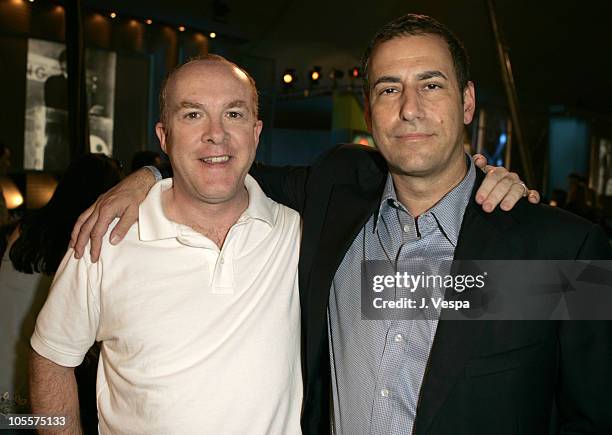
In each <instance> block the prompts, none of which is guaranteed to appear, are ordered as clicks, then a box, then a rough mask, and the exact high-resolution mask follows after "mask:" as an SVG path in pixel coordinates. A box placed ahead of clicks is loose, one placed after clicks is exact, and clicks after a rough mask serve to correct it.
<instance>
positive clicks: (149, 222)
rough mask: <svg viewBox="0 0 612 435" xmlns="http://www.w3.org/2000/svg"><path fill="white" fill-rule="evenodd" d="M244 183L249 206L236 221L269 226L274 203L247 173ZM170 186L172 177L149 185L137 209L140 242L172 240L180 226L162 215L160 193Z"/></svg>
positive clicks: (271, 220)
mask: <svg viewBox="0 0 612 435" xmlns="http://www.w3.org/2000/svg"><path fill="white" fill-rule="evenodd" d="M244 185H245V187H246V189H247V192H248V195H249V205H248V207H247V209H246V210H245V211H244V212H243V213H242V215H241V216H240V218H239V219H238V221H237V223H241V222H246V221H248V220H249V219H257V220H260V221H263V222H265V223H266V224H268V225H269V226H270V227H273V226H274V222H275V213H274V211H275V207H274V205H275V203H274V202H273V201H272V200H271V199H269V198H268V197H267V196H266V195H265V193H264V192H263V190H261V187H259V184H257V181H255V179H254V178H253V177H251V176H250V175H248V174H247V176H246V178H245V180H244ZM171 188H172V178H165V179H163V180H161V181H158V182H157V183H155V184H154V185H153V187H152V188H151V190H150V191H149V194H148V195H147V197H146V198H145V200H144V201H143V202H142V203H141V204H140V207H139V208H138V235H139V238H140V240H142V241H154V240H163V239H172V238H176V237H177V236H178V227H179V226H181V225H179V224H177V223H176V222H173V221H171V220H170V219H168V218H167V217H166V214H165V213H164V209H163V202H162V195H163V193H164V192H165V191H166V190H168V189H171Z"/></svg>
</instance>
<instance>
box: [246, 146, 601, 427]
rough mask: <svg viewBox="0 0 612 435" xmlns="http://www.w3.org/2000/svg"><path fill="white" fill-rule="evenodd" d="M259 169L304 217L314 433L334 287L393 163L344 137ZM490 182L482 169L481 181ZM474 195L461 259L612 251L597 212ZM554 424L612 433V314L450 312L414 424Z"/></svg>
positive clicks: (307, 419)
mask: <svg viewBox="0 0 612 435" xmlns="http://www.w3.org/2000/svg"><path fill="white" fill-rule="evenodd" d="M478 172H479V171H478ZM252 174H253V175H254V176H255V177H256V178H257V180H258V181H259V183H260V185H261V186H262V188H263V189H264V190H265V191H266V192H267V193H268V195H270V196H271V197H272V198H273V199H275V200H276V201H279V202H281V203H284V204H286V205H287V206H289V207H292V208H294V209H296V210H298V211H299V212H300V213H301V215H302V218H303V231H302V244H301V255H300V263H299V284H300V295H301V296H300V297H301V308H302V332H303V346H302V352H303V375H304V387H305V388H304V411H303V419H302V428H303V431H304V433H306V434H322V433H328V432H329V427H330V415H331V414H330V412H331V411H330V369H329V354H328V334H327V326H326V313H327V304H328V299H329V289H330V286H331V282H332V279H333V277H334V274H335V273H336V270H337V268H338V266H339V265H340V262H341V261H342V259H343V257H344V255H345V253H346V252H347V250H348V248H349V247H350V245H351V243H352V241H353V240H354V238H355V237H356V235H357V234H358V233H359V231H360V229H361V227H362V226H363V225H364V224H365V222H366V221H367V220H368V219H369V217H370V216H371V214H372V213H375V212H376V210H377V207H378V205H379V202H380V197H381V193H382V190H383V187H384V183H385V180H386V176H387V166H386V164H385V162H384V160H383V159H382V157H381V156H380V154H379V153H378V152H376V151H375V150H373V149H371V148H365V147H361V146H356V145H343V146H340V147H338V148H336V149H334V150H332V151H331V152H330V153H328V154H327V155H325V156H324V157H322V158H321V159H319V160H318V161H317V162H316V163H315V164H314V165H313V166H311V167H308V168H267V167H263V166H259V165H255V166H254V168H253V170H252ZM481 181H482V175H480V174H479V175H478V179H477V182H476V186H478V185H479V184H480V182H481ZM474 190H476V189H474ZM473 196H474V195H472V199H471V201H470V203H469V205H468V207H467V209H466V211H465V215H464V219H463V223H462V227H461V232H460V235H459V240H458V245H457V248H456V250H455V258H456V259H481V260H486V259H609V258H611V253H610V246H609V243H608V241H607V239H606V238H605V236H604V235H603V232H602V231H601V230H600V229H599V228H598V227H597V226H595V225H592V224H590V223H588V222H587V221H584V220H582V219H580V218H578V217H575V216H573V215H571V214H569V213H564V212H562V211H560V210H556V209H552V208H550V207H547V206H543V205H538V206H534V205H531V204H528V203H527V202H526V201H521V202H519V203H518V204H517V205H516V206H515V208H514V209H513V210H512V211H511V212H502V211H499V210H496V211H495V212H493V213H491V214H487V213H485V212H483V211H482V209H481V208H480V206H478V205H477V204H476V203H475V201H474V198H473ZM549 430H551V432H559V433H612V330H611V323H610V322H585V321H582V322H568V321H566V322H553V321H549V322H546V321H523V322H513V321H495V322H494V321H444V320H440V322H439V324H438V328H437V332H436V337H435V340H434V344H433V347H432V350H431V355H430V360H429V363H428V368H427V371H426V374H425V377H424V381H423V385H422V389H421V397H420V400H419V404H418V407H417V417H416V421H415V428H414V433H415V434H417V435H420V434H453V435H456V434H466V435H467V434H470V435H474V434H493V433H495V434H519V433H520V434H538V435H540V434H547V433H548V432H549ZM348 435H353V434H348Z"/></svg>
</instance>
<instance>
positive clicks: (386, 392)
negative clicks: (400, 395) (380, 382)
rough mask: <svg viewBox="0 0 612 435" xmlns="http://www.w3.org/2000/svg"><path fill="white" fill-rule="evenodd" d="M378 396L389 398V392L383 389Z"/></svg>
mask: <svg viewBox="0 0 612 435" xmlns="http://www.w3.org/2000/svg"><path fill="white" fill-rule="evenodd" d="M380 395H381V396H383V397H389V390H387V389H386V388H383V389H382V390H380Z"/></svg>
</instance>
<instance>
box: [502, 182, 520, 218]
mask: <svg viewBox="0 0 612 435" xmlns="http://www.w3.org/2000/svg"><path fill="white" fill-rule="evenodd" d="M524 194H525V188H524V187H523V184H521V183H520V182H516V181H514V182H512V185H511V186H510V191H509V192H508V193H507V194H506V196H505V197H504V199H503V200H502V202H501V204H500V206H499V207H500V208H501V209H502V210H504V211H508V210H512V208H514V206H515V205H516V203H517V202H519V201H520V200H521V199H522V198H523V197H524Z"/></svg>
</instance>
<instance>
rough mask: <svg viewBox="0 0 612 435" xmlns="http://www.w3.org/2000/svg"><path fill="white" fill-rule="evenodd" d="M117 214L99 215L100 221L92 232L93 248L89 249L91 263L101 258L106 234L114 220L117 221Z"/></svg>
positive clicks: (103, 213) (105, 213)
mask: <svg viewBox="0 0 612 435" xmlns="http://www.w3.org/2000/svg"><path fill="white" fill-rule="evenodd" d="M115 217H116V214H115V213H113V212H108V211H102V212H100V214H99V215H98V220H97V222H96V224H95V225H94V227H93V229H92V230H91V246H90V249H89V253H90V255H91V262H92V263H95V262H96V261H98V258H100V250H101V248H102V238H103V237H104V234H106V232H107V231H108V227H109V226H110V224H111V222H112V221H113V219H115Z"/></svg>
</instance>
